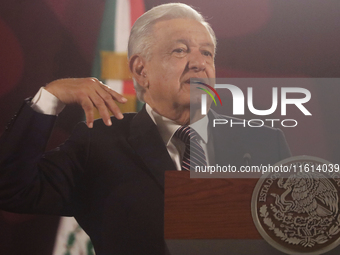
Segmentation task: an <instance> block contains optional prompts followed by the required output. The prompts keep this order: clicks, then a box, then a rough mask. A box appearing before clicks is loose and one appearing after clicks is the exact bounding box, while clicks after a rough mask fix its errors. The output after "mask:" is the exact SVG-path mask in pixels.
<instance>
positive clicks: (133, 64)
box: [129, 54, 149, 89]
mask: <svg viewBox="0 0 340 255" xmlns="http://www.w3.org/2000/svg"><path fill="white" fill-rule="evenodd" d="M129 68H130V72H131V73H132V77H133V78H135V80H136V81H137V82H138V84H139V85H141V86H142V87H143V88H144V89H146V88H147V87H148V86H149V82H148V78H147V75H146V68H145V60H144V58H143V57H142V56H140V55H138V54H136V55H133V56H132V57H131V58H130V60H129Z"/></svg>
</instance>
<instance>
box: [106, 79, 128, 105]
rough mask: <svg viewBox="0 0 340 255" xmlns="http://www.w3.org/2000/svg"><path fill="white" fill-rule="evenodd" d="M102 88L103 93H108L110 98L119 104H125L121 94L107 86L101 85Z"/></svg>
mask: <svg viewBox="0 0 340 255" xmlns="http://www.w3.org/2000/svg"><path fill="white" fill-rule="evenodd" d="M102 88H103V90H105V92H107V93H109V94H110V95H111V96H112V98H113V99H115V100H117V101H118V102H119V103H123V104H124V103H126V102H127V99H126V98H125V97H123V96H122V95H121V94H119V93H118V92H116V91H114V90H113V89H111V88H110V87H109V86H107V85H105V84H103V85H102Z"/></svg>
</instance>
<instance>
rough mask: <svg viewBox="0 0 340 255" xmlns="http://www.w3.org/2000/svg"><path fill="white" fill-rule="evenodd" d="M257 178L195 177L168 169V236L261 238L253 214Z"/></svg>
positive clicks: (180, 237) (166, 207) (166, 197)
mask: <svg viewBox="0 0 340 255" xmlns="http://www.w3.org/2000/svg"><path fill="white" fill-rule="evenodd" d="M256 183H257V179H227V178H225V179H200V178H197V179H194V178H192V179H191V178H190V172H188V171H183V172H182V171H166V172H165V210H164V235H165V239H261V236H260V234H259V233H258V231H257V230H256V228H255V225H254V223H253V220H252V216H251V197H252V193H253V190H254V187H255V185H256Z"/></svg>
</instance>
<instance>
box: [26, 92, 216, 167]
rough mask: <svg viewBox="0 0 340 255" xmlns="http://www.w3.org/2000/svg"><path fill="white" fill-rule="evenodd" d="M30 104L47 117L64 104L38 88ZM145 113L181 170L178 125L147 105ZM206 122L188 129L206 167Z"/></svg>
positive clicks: (210, 155)
mask: <svg viewBox="0 0 340 255" xmlns="http://www.w3.org/2000/svg"><path fill="white" fill-rule="evenodd" d="M31 102H32V105H31V107H32V108H33V109H34V110H35V111H37V112H39V113H43V114H48V115H58V114H59V113H60V112H61V111H62V110H63V109H64V107H65V104H64V103H62V102H61V101H60V100H59V99H58V98H57V97H55V96H54V95H53V94H51V93H50V92H48V91H47V90H45V89H44V88H43V87H41V88H40V90H39V91H38V93H37V94H36V95H35V96H34V98H33V99H32V101H31ZM146 111H147V113H148V114H149V116H150V118H151V119H152V120H153V122H154V123H155V124H156V126H157V128H158V131H159V133H160V135H161V137H162V139H163V142H164V144H165V146H166V149H167V150H168V153H169V155H170V157H171V159H172V161H173V162H174V164H175V166H176V169H177V170H181V163H182V158H183V154H184V150H185V144H184V143H183V142H182V141H181V140H180V139H179V138H177V137H174V134H175V132H176V130H177V129H178V128H179V127H180V125H178V124H176V123H175V122H174V121H173V120H170V119H168V118H166V117H164V116H161V115H159V114H158V113H156V112H155V111H154V110H153V109H152V108H151V107H150V106H149V105H148V104H146ZM208 122H209V119H208V117H207V115H206V116H205V117H204V118H202V119H200V120H199V121H197V122H195V123H193V124H191V125H190V127H191V128H193V129H194V130H195V131H196V132H197V133H198V135H199V138H198V142H199V144H200V145H201V146H202V148H203V150H204V152H205V155H206V158H207V163H208V165H211V164H213V163H214V150H213V142H212V134H211V132H208Z"/></svg>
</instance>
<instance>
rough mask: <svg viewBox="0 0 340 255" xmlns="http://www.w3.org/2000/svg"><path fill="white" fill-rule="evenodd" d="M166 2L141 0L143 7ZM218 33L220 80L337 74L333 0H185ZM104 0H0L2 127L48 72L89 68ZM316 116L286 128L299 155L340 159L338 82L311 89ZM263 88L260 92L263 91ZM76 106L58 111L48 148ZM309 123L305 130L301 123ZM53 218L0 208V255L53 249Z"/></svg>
mask: <svg viewBox="0 0 340 255" xmlns="http://www.w3.org/2000/svg"><path fill="white" fill-rule="evenodd" d="M167 2H170V1H156V0H145V7H146V10H148V9H150V8H152V7H153V6H155V5H158V4H161V3H167ZM181 2H184V3H187V4H191V5H193V6H194V7H197V8H196V9H198V10H199V11H200V12H202V13H203V15H204V16H206V17H207V18H208V19H209V22H210V23H211V25H212V27H213V29H214V30H215V32H216V35H217V38H218V49H217V57H216V70H217V77H306V78H337V77H340V47H339V42H340V25H339V24H340V3H339V1H338V0H332V1H331V0H325V1H322V0H318V1H316V0H299V1H283V0H248V1H239V0H228V1H216V0H210V1H206V0H190V1H189V0H188V1H181ZM104 3H105V1H104V0H30V1H24V0H11V1H9V0H7V1H4V0H3V1H1V2H0V133H2V132H3V131H4V129H5V125H6V123H7V122H8V121H9V120H10V118H11V117H12V115H13V114H14V112H15V111H16V110H17V109H18V108H19V107H20V105H21V104H22V102H23V99H24V98H27V97H30V96H34V94H35V93H36V92H37V91H38V89H39V88H40V87H41V86H43V85H45V84H47V83H48V82H51V81H52V80H54V79H58V78H66V77H86V76H90V75H91V67H92V61H93V57H94V49H95V45H96V40H97V37H98V34H99V29H100V24H101V19H102V14H103V8H104ZM311 90H312V91H311V92H312V97H313V104H312V105H310V106H309V107H310V108H309V109H313V111H314V112H317V114H315V117H314V119H313V121H310V122H309V124H308V125H305V126H303V127H304V128H302V129H301V128H300V129H296V130H292V129H290V130H284V132H285V134H286V138H287V140H288V143H289V144H290V146H291V149H292V152H293V153H294V154H295V155H299V154H309V155H314V156H320V157H323V158H326V159H327V160H330V161H332V162H338V159H339V155H340V142H339V141H340V135H339V124H340V120H339V116H340V114H339V113H340V107H339V105H340V103H339V94H340V87H339V86H336V84H332V86H323V85H322V84H318V85H317V86H314V85H313V86H311ZM264 95H265V93H264ZM82 117H83V116H82V111H81V110H80V109H79V107H77V106H70V107H67V109H66V110H65V111H64V112H63V113H62V114H61V115H60V118H59V120H58V124H57V126H56V129H55V132H54V134H53V136H52V138H51V143H50V146H49V147H54V146H56V145H57V144H59V143H60V142H62V141H63V140H64V139H65V138H67V136H68V134H69V132H70V130H71V129H72V127H73V126H74V124H75V123H76V122H78V121H79V120H81V119H82ZM307 127H308V128H307ZM57 225H58V217H51V216H27V215H24V216H22V215H16V214H11V213H6V212H0V254H11V255H12V254H51V250H52V247H53V243H54V236H55V232H56V229H57Z"/></svg>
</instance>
